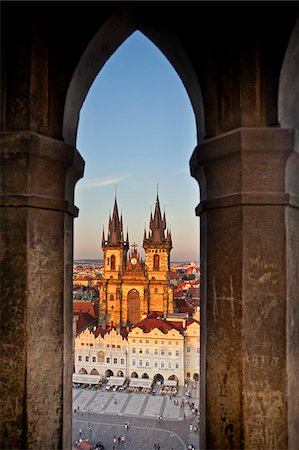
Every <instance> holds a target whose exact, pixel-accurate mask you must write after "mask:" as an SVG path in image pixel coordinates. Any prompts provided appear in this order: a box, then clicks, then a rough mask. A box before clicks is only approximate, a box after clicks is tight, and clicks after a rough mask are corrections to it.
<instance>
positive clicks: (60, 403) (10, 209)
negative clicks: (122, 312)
mask: <svg viewBox="0 0 299 450" xmlns="http://www.w3.org/2000/svg"><path fill="white" fill-rule="evenodd" d="M74 154H75V149H73V148H72V147H70V146H66V145H65V144H63V143H61V142H57V141H55V140H51V139H49V138H44V137H42V136H39V135H34V134H32V133H24V132H23V133H9V134H5V135H3V136H2V153H1V156H2V168H3V174H5V175H4V176H3V177H2V180H1V181H2V196H1V200H2V206H3V208H2V214H1V242H2V261H1V280H3V281H4V282H2V283H1V298H2V302H1V321H2V324H1V331H2V334H1V348H2V349H1V357H2V358H3V356H5V361H6V364H5V365H4V366H5V367H4V370H3V371H2V374H1V381H2V387H1V392H2V400H3V405H4V407H3V408H1V415H2V418H1V424H3V426H2V429H1V442H2V443H3V448H14V449H15V448H24V449H25V448H26V449H43V448H45V445H47V448H56V449H61V448H69V446H70V439H71V408H70V407H71V395H70V392H71V367H72V307H71V295H70V294H71V291H70V289H69V288H66V287H65V285H68V286H69V285H70V283H71V273H72V269H71V270H68V273H67V272H66V271H65V267H66V268H67V267H68V268H69V269H70V268H72V265H70V262H71V261H72V258H69V261H68V264H66V262H67V253H68V251H69V250H68V249H69V248H71V244H72V214H74V213H76V209H75V208H74V207H73V205H72V204H70V203H69V202H68V201H67V200H66V199H65V192H66V190H67V189H70V190H71V189H73V188H74V186H70V185H68V186H67V188H66V182H65V178H66V174H67V171H68V169H69V168H70V167H71V166H72V164H73V159H74ZM82 167H83V166H82V161H81V171H82ZM77 171H78V172H79V171H80V169H79V165H78V164H77ZM68 218H70V219H68ZM70 239H71V240H70ZM65 305H67V306H65ZM64 386H65V387H64ZM66 400H68V401H69V404H68V407H67V408H66V407H65V406H64V401H66ZM63 418H64V419H65V421H63ZM63 423H65V428H64V433H62V424H63ZM45 443H47V444H45Z"/></svg>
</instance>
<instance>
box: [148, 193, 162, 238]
mask: <svg viewBox="0 0 299 450" xmlns="http://www.w3.org/2000/svg"><path fill="white" fill-rule="evenodd" d="M150 228H151V230H152V239H153V241H154V242H157V243H158V242H161V243H162V242H164V241H165V236H164V231H165V229H166V223H165V220H163V219H162V214H161V209H160V202H159V196H158V194H157V198H156V205H155V212H154V218H153V220H152V223H151V227H150Z"/></svg>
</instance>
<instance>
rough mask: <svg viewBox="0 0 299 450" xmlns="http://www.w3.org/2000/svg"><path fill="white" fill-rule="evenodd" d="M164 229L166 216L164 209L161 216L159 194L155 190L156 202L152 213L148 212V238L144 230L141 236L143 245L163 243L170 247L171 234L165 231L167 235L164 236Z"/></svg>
mask: <svg viewBox="0 0 299 450" xmlns="http://www.w3.org/2000/svg"><path fill="white" fill-rule="evenodd" d="M165 230H166V216H165V211H164V213H163V217H162V214H161V208H160V201H159V195H158V192H157V197H156V203H155V210H154V215H153V214H152V211H151V214H150V223H149V233H148V238H147V237H146V231H144V237H143V247H144V248H145V247H147V246H149V245H150V246H151V245H153V244H154V245H163V246H166V247H167V248H170V249H171V248H172V242H171V235H170V234H169V233H168V232H167V236H166V237H165Z"/></svg>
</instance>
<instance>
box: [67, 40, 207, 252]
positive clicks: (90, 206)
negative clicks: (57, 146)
mask: <svg viewBox="0 0 299 450" xmlns="http://www.w3.org/2000/svg"><path fill="white" fill-rule="evenodd" d="M196 143H197V139H196V127H195V117H194V113H193V110H192V106H191V103H190V100H189V97H188V96H187V93H186V91H185V88H184V86H183V84H182V82H181V80H180V78H179V77H178V75H177V73H176V72H175V71H174V69H173V67H172V66H171V65H170V63H169V62H168V60H167V59H166V58H165V57H164V55H163V54H162V53H161V52H160V50H158V48H157V47H155V45H154V44H153V43H152V42H151V41H149V40H148V39H147V38H145V37H144V35H143V34H141V33H140V32H135V33H134V34H132V35H131V36H130V37H129V38H128V39H127V40H126V41H125V42H124V43H123V44H122V45H121V47H119V49H118V50H117V51H116V52H115V53H114V54H113V55H112V56H111V58H110V59H109V60H108V61H107V63H106V64H105V66H104V67H103V69H102V70H101V71H100V73H99V74H98V76H97V78H96V79H95V81H94V83H93V85H92V86H91V88H90V90H89V92H88V95H87V97H86V99H85V102H84V104H83V106H82V109H81V112H80V120H79V127H78V135H77V148H78V150H79V152H80V154H81V155H82V156H83V158H84V160H85V172H84V178H83V179H81V180H79V182H78V183H77V185H76V190H75V204H76V206H77V207H78V208H79V217H78V218H76V219H75V229H74V258H75V259H102V257H103V252H102V250H101V240H102V231H103V226H104V230H105V234H106V235H107V229H108V218H109V213H110V212H112V209H113V204H114V198H115V192H116V197H117V203H118V207H119V212H122V214H123V223H124V229H125V232H126V230H127V228H128V231H129V241H130V244H133V242H135V243H136V244H137V245H138V250H139V251H140V252H141V255H143V251H142V240H143V233H144V227H146V230H147V232H148V227H149V218H150V211H151V207H153V208H154V206H155V200H156V195H157V186H158V192H159V199H160V205H161V209H162V213H163V211H164V208H165V213H166V220H167V225H168V226H169V227H170V228H171V233H172V242H173V249H172V251H171V260H172V261H185V260H198V259H199V218H198V217H196V216H195V207H196V206H197V204H198V203H199V187H198V183H197V181H196V180H195V179H194V178H192V177H191V176H190V169H189V160H190V157H191V155H192V152H193V150H194V147H195V146H196Z"/></svg>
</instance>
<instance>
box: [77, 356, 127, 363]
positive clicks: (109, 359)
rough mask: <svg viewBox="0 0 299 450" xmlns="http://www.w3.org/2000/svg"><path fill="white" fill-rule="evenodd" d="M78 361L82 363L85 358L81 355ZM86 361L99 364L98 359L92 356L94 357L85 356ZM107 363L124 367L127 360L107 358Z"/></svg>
mask: <svg viewBox="0 0 299 450" xmlns="http://www.w3.org/2000/svg"><path fill="white" fill-rule="evenodd" d="M119 359H120V362H119V361H118V360H119ZM111 360H112V361H111ZM78 361H80V362H81V361H83V356H81V355H79V356H78ZM84 361H85V362H93V363H95V362H97V357H96V356H92V357H90V356H85V358H84ZM106 363H107V364H111V363H112V364H121V365H124V364H125V359H124V358H109V357H107V358H106Z"/></svg>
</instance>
